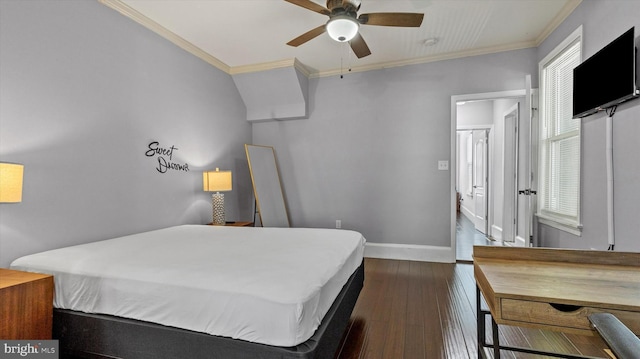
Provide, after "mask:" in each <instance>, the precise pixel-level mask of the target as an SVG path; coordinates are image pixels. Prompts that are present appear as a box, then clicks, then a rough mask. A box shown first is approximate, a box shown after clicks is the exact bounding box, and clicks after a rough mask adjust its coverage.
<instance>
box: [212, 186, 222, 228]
mask: <svg viewBox="0 0 640 359" xmlns="http://www.w3.org/2000/svg"><path fill="white" fill-rule="evenodd" d="M211 206H212V208H213V225H214V226H224V224H225V222H224V194H223V193H214V194H212V195H211Z"/></svg>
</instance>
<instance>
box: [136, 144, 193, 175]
mask: <svg viewBox="0 0 640 359" xmlns="http://www.w3.org/2000/svg"><path fill="white" fill-rule="evenodd" d="M147 148H148V150H147V151H146V152H145V153H144V154H145V156H147V157H155V156H157V157H156V158H157V159H158V166H157V167H156V171H158V172H160V173H167V171H168V170H174V171H184V172H189V164H187V163H185V164H180V163H175V162H171V161H173V151H177V150H178V148H177V147H176V146H173V145H171V147H169V148H165V147H160V142H157V141H153V142H151V143H150V144H149V146H147ZM167 157H168V158H169V159H168V160H167Z"/></svg>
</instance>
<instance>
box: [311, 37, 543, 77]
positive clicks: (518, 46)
mask: <svg viewBox="0 0 640 359" xmlns="http://www.w3.org/2000/svg"><path fill="white" fill-rule="evenodd" d="M532 47H536V44H535V41H525V42H518V43H513V44H508V45H501V46H491V47H484V48H480V49H473V50H465V51H457V52H449V53H446V54H439V55H435V56H426V57H419V58H415V59H410V60H403V61H391V62H384V63H376V64H372V65H365V66H356V67H352V68H351V69H350V70H349V73H353V72H365V71H371V70H383V69H388V68H393V67H401V66H409V65H420V64H426V63H430V62H437V61H444V60H454V59H460V58H464V57H472V56H479V55H490V54H495V53H499V52H505V51H513V50H522V49H528V48H532ZM344 74H345V73H344V71H343V70H340V69H335V70H330V71H323V72H315V73H312V74H311V75H310V76H309V77H312V78H316V77H328V76H336V75H344Z"/></svg>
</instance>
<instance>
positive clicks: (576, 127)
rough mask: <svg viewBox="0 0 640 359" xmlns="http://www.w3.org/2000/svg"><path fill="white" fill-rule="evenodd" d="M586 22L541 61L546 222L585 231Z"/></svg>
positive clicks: (542, 214)
mask: <svg viewBox="0 0 640 359" xmlns="http://www.w3.org/2000/svg"><path fill="white" fill-rule="evenodd" d="M581 43H582V27H580V28H578V29H577V30H576V31H574V32H573V34H571V35H570V36H569V37H568V38H567V39H565V40H564V41H563V42H562V43H561V44H560V45H558V47H556V49H554V50H553V51H552V52H551V53H550V54H549V55H548V56H547V57H546V58H544V59H543V60H542V61H541V62H540V64H539V69H540V89H541V90H540V143H539V148H540V161H539V166H540V168H539V171H538V173H539V175H540V178H539V182H538V183H539V184H540V188H539V191H538V213H537V216H538V218H539V221H540V222H541V223H544V224H547V225H550V226H553V227H555V228H559V229H562V230H565V231H567V232H570V233H573V234H576V235H580V229H581V224H580V142H581V141H580V119H573V118H572V113H573V111H572V110H573V69H574V67H576V66H577V65H579V64H580V61H581V49H582V46H581Z"/></svg>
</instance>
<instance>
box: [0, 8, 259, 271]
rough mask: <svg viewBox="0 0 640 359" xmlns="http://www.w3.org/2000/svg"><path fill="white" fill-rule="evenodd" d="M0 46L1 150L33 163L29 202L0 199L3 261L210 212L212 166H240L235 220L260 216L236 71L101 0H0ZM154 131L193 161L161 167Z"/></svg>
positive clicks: (231, 197)
mask: <svg viewBox="0 0 640 359" xmlns="http://www.w3.org/2000/svg"><path fill="white" fill-rule="evenodd" d="M0 49H1V51H0V78H1V79H2V80H1V81H0V161H6V162H19V163H23V164H24V165H25V180H24V191H23V202H22V203H19V204H0V266H1V267H6V266H8V265H9V263H10V262H11V261H12V260H13V259H15V258H17V257H19V256H21V255H25V254H29V253H34V252H38V251H43V250H46V249H50V248H57V247H61V246H65V245H71V244H76V243H83V242H89V241H95V240H100V239H106V238H110V237H114V236H118V235H123V234H130V233H134V232H140V231H145V230H150V229H155V228H161V227H167V226H171V225H176V224H183V223H207V222H210V221H211V204H210V203H211V199H210V194H208V193H206V192H203V191H202V170H205V169H213V168H215V167H220V168H221V169H230V170H232V171H233V175H234V184H233V185H234V186H233V187H234V188H233V191H232V192H229V193H227V194H226V208H227V218H228V219H231V220H248V219H250V218H251V216H252V206H253V199H252V197H251V182H250V178H249V175H248V167H247V163H246V158H245V154H244V147H243V144H244V143H248V142H250V141H251V125H250V124H249V123H248V122H247V121H246V120H245V117H246V112H245V107H244V105H243V103H242V99H241V98H240V95H239V94H238V91H237V89H236V87H235V85H234V83H233V80H232V79H231V77H230V76H229V75H227V74H225V73H224V72H221V71H219V70H217V69H215V68H214V67H212V66H210V65H208V64H206V63H205V62H203V61H201V60H199V59H198V58H196V57H194V56H192V55H190V54H188V53H186V52H185V51H183V50H181V49H179V48H178V47H176V46H175V45H173V44H171V43H169V42H168V41H166V40H165V39H163V38H161V37H159V36H157V35H155V34H154V33H152V32H150V31H149V30H147V29H145V28H143V27H142V26H140V25H138V24H136V23H134V22H133V21H131V20H129V19H127V18H125V17H123V16H122V15H120V14H118V13H116V12H115V11H113V10H111V9H109V8H107V7H105V6H103V5H101V4H99V3H98V2H97V1H0ZM154 140H155V141H158V142H160V146H163V147H170V146H172V145H173V146H175V147H177V150H174V153H173V158H172V160H171V162H174V163H179V164H185V163H186V164H188V167H189V171H188V172H184V171H175V170H170V171H167V172H166V173H159V172H158V171H157V170H156V167H157V166H158V162H157V161H158V159H157V156H156V157H147V156H145V152H146V151H147V149H148V148H147V146H148V144H149V143H150V142H152V141H154ZM166 159H167V160H169V159H168V158H166Z"/></svg>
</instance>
